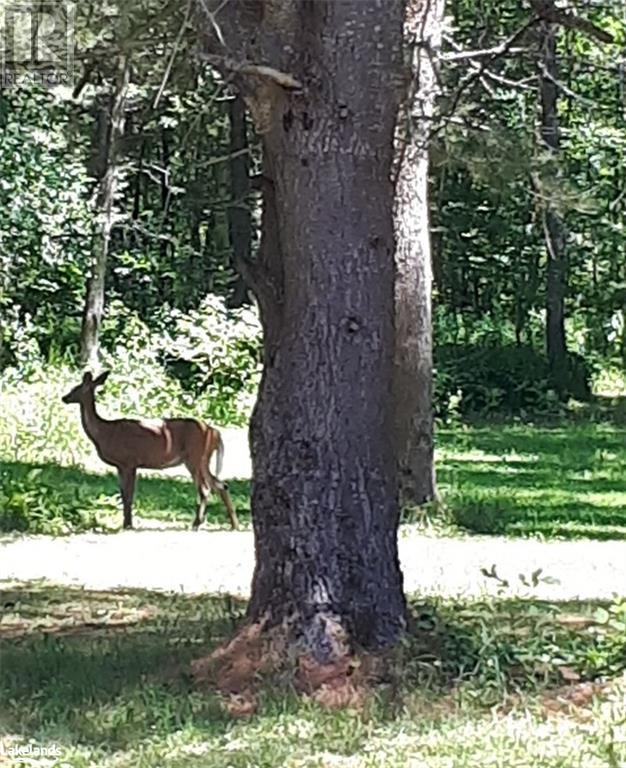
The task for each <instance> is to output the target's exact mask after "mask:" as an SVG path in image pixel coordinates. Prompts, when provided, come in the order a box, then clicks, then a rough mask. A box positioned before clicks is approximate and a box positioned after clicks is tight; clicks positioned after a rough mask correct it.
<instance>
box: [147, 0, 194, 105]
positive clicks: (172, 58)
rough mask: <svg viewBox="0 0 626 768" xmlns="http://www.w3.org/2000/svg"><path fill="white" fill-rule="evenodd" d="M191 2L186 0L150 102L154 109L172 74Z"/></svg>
mask: <svg viewBox="0 0 626 768" xmlns="http://www.w3.org/2000/svg"><path fill="white" fill-rule="evenodd" d="M192 2H193V0H187V7H186V8H185V17H184V18H183V22H182V24H181V25H180V29H179V30H178V34H177V35H176V40H174V47H173V48H172V53H171V55H170V57H169V59H168V62H167V66H166V67H165V72H164V73H163V79H162V80H161V85H159V90H158V91H157V95H156V96H155V99H154V102H153V104H152V109H156V108H157V107H158V106H159V102H160V101H161V96H163V91H164V90H165V86H166V85H167V81H168V80H169V79H170V75H171V74H172V67H173V66H174V62H175V61H176V56H177V55H178V50H179V48H180V44H181V43H182V40H183V35H184V34H185V28H186V27H187V22H188V21H189V16H190V15H191V4H192Z"/></svg>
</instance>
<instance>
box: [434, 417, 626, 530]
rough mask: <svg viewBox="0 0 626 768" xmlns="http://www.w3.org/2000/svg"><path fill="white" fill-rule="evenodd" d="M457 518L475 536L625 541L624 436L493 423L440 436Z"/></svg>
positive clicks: (445, 490) (445, 482) (447, 494)
mask: <svg viewBox="0 0 626 768" xmlns="http://www.w3.org/2000/svg"><path fill="white" fill-rule="evenodd" d="M438 440H439V442H438V445H439V449H440V457H439V465H438V471H439V482H440V486H441V490H442V494H443V498H444V502H445V504H446V506H447V507H448V512H449V514H450V517H451V519H452V520H453V521H454V522H455V523H456V524H457V525H458V526H460V527H461V528H465V529H467V530H470V531H474V532H477V533H502V534H511V535H529V534H538V535H543V536H546V537H555V536H560V537H563V538H580V537H586V538H594V539H617V538H619V539H623V538H626V429H624V428H623V427H622V428H619V427H616V426H612V425H608V424H573V423H563V424H561V425H560V426H557V427H550V428H549V427H540V426H523V425H511V424H493V425H491V424H490V425H488V426H476V427H463V426H461V427H458V428H457V429H454V430H445V429H444V430H441V431H440V432H439V435H438Z"/></svg>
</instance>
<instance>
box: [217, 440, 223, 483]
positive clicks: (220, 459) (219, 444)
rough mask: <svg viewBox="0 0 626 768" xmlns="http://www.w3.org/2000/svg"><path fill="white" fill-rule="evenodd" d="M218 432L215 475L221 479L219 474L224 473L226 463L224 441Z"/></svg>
mask: <svg viewBox="0 0 626 768" xmlns="http://www.w3.org/2000/svg"><path fill="white" fill-rule="evenodd" d="M215 431H216V432H217V450H216V452H215V477H216V478H217V479H218V480H219V476H220V475H221V474H222V465H223V463H224V441H223V440H222V436H221V435H220V433H219V432H218V431H217V429H216V430H215Z"/></svg>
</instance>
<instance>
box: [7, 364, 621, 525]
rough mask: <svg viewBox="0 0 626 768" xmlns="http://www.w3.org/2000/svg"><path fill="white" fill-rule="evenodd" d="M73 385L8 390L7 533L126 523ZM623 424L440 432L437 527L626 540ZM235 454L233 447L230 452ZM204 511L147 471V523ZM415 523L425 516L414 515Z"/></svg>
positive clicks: (183, 483) (604, 413)
mask: <svg viewBox="0 0 626 768" xmlns="http://www.w3.org/2000/svg"><path fill="white" fill-rule="evenodd" d="M68 386H69V384H68V382H66V381H65V380H56V379H51V380H50V381H48V380H45V381H44V382H41V381H39V382H35V383H32V384H27V385H24V386H21V387H19V388H16V387H14V386H4V385H3V382H2V380H0V401H1V402H2V405H3V407H2V409H0V531H1V530H11V529H15V528H17V529H19V528H20V525H21V527H22V528H23V527H24V521H26V524H28V521H29V520H32V519H33V517H37V521H36V526H35V527H36V529H37V530H45V531H47V532H50V533H60V532H62V530H63V521H64V520H67V519H68V518H70V522H71V527H72V528H73V529H77V528H80V527H87V528H90V527H93V526H94V524H96V525H98V526H104V527H113V528H119V526H120V524H121V511H120V507H121V505H120V503H119V501H118V492H117V482H116V479H115V476H114V475H112V474H98V473H97V472H94V471H93V470H94V468H96V467H102V468H103V469H105V468H104V466H103V465H101V464H99V462H98V461H97V459H96V456H95V451H94V448H93V446H92V445H91V444H90V443H89V441H88V440H87V438H86V437H85V435H84V433H83V430H82V428H81V425H80V419H79V415H78V411H77V410H76V409H74V410H71V409H70V410H68V409H67V408H66V407H65V406H63V404H62V403H61V400H60V398H61V395H62V394H63V392H65V391H66V389H67V387H68ZM106 398H107V391H106V390H105V391H104V394H103V399H104V401H105V402H104V403H103V410H104V412H105V413H107V414H108V415H115V413H116V407H118V406H119V403H118V402H117V400H116V398H115V397H114V393H113V395H111V399H110V400H109V401H107V400H106ZM147 413H148V415H154V414H151V413H150V412H149V411H148V412H147ZM616 415H619V414H618V412H617V411H615V412H613V411H612V410H611V409H609V408H608V406H607V408H605V409H604V410H597V409H596V410H595V411H590V413H589V415H588V417H583V416H582V415H579V416H578V417H577V420H565V419H563V421H562V422H561V423H560V424H558V425H556V426H545V425H541V424H536V425H532V424H522V423H519V422H518V423H513V422H508V423H501V424H497V423H488V424H483V425H464V424H457V425H455V426H454V427H453V428H442V429H440V430H439V431H438V434H437V452H438V456H437V458H438V475H439V484H440V489H441V492H442V497H443V502H444V503H443V505H442V506H441V507H439V508H438V509H436V510H434V511H433V515H430V512H431V510H429V517H430V518H433V517H434V518H435V519H437V521H438V524H440V523H441V521H442V520H443V521H444V522H445V526H444V527H445V528H447V530H448V531H450V532H455V533H458V532H459V531H465V532H468V531H469V532H476V533H500V534H507V535H513V536H520V535H523V536H525V535H540V536H546V537H555V536H560V537H564V538H581V537H588V538H596V539H607V538H614V539H615V538H626V480H625V478H626V427H625V426H624V425H623V419H622V423H621V425H620V419H619V418H616ZM583 418H586V419H587V420H586V421H585V420H583ZM594 418H595V419H598V422H597V423H596V422H594V421H593V419H594ZM230 447H231V446H229V444H228V442H227V443H226V452H227V454H228V453H229V448H230ZM230 485H231V493H232V496H233V501H234V503H235V507H236V508H237V513H238V515H239V516H240V519H241V521H242V522H243V523H244V524H245V523H246V522H249V507H250V501H249V482H248V481H247V480H246V479H232V478H231V484H230ZM194 509H195V491H194V488H193V484H192V483H191V480H190V479H188V478H186V477H185V478H184V479H183V478H182V477H181V478H179V477H172V476H171V475H170V476H168V475H165V474H161V475H157V476H154V475H153V476H145V474H143V475H142V474H141V473H140V479H139V483H138V491H137V496H136V501H135V512H136V516H137V517H139V518H141V517H144V518H151V519H157V520H162V521H166V522H168V521H169V522H177V523H181V524H185V525H191V521H192V519H193V513H194ZM406 519H407V520H411V519H415V518H414V516H413V515H412V514H411V513H410V512H409V513H408V514H407V515H406ZM50 521H52V523H50ZM16 522H17V523H18V524H16ZM207 523H208V524H209V525H219V526H227V521H226V517H225V514H224V511H223V510H222V508H221V504H220V503H219V502H218V501H217V499H214V498H213V499H211V503H210V506H209V509H208V513H207Z"/></svg>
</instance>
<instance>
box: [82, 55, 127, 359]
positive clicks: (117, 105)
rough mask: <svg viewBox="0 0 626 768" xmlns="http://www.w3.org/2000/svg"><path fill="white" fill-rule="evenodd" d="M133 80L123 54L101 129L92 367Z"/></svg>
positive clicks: (89, 350)
mask: <svg viewBox="0 0 626 768" xmlns="http://www.w3.org/2000/svg"><path fill="white" fill-rule="evenodd" d="M129 82H130V60H129V57H128V56H126V55H124V54H122V55H121V56H120V60H119V65H118V74H117V78H116V81H115V86H114V91H113V94H112V98H111V110H110V115H109V127H108V131H106V132H105V131H103V130H99V131H98V133H99V137H98V138H99V141H100V142H102V141H106V147H102V146H101V151H98V152H96V155H95V162H96V163H98V164H100V162H101V160H104V162H103V164H102V167H101V177H100V180H99V182H98V194H97V200H96V206H97V210H98V214H99V218H100V231H99V233H98V235H97V237H96V239H95V244H94V255H93V264H92V269H91V276H90V277H89V280H88V282H87V296H86V299H85V310H84V315H83V326H82V332H81V362H82V364H83V365H85V366H88V367H90V368H93V369H95V368H97V367H98V359H99V347H100V338H99V337H100V327H101V325H102V314H103V311H104V298H105V278H106V268H107V260H108V256H109V245H110V240H111V230H112V228H113V223H114V203H115V192H116V186H117V176H118V170H119V169H118V162H119V145H120V141H121V138H122V136H123V133H124V108H125V104H126V94H127V91H128V85H129Z"/></svg>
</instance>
